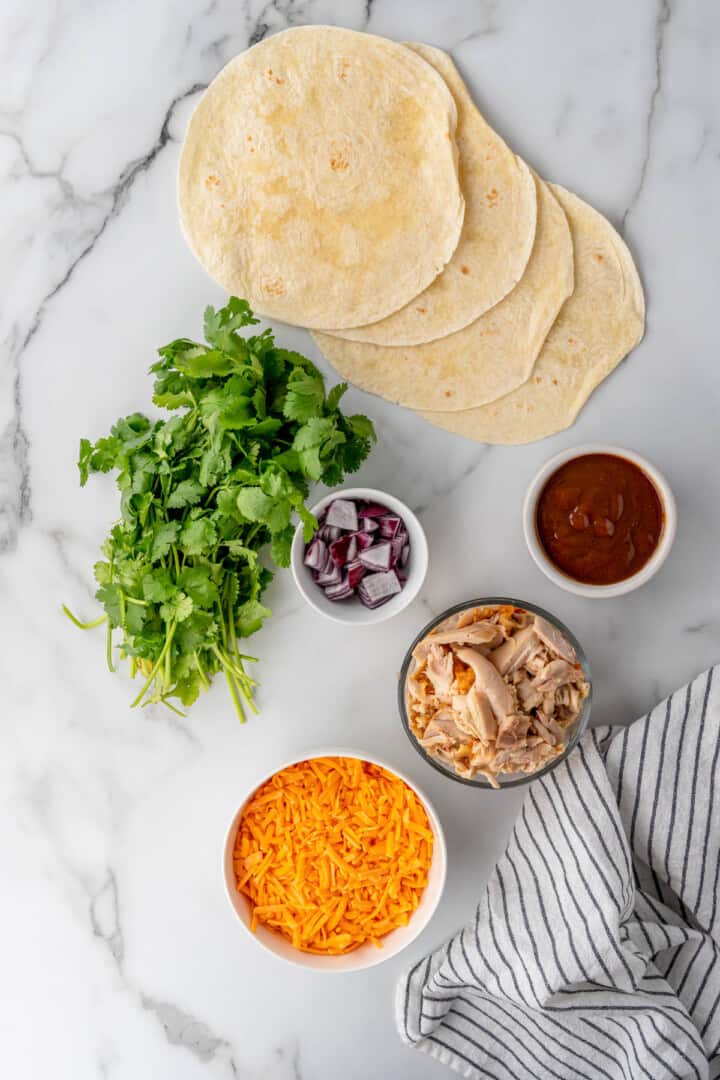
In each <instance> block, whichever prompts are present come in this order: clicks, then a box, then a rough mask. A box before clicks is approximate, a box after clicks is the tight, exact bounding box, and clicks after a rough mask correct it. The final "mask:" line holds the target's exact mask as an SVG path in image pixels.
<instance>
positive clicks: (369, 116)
mask: <svg viewBox="0 0 720 1080" xmlns="http://www.w3.org/2000/svg"><path fill="white" fill-rule="evenodd" d="M456 120H457V112H456V108H455V103H454V101H453V98H452V95H451V93H450V91H449V90H448V88H447V86H446V85H445V83H444V82H443V80H442V79H441V78H440V76H439V75H438V73H437V72H436V71H435V70H434V69H433V68H432V67H431V66H430V65H429V64H427V63H426V62H425V61H424V60H423V59H422V58H421V57H420V56H418V55H417V54H416V53H414V52H412V50H410V49H407V48H405V47H404V46H403V45H398V44H396V43H394V42H391V41H386V40H385V39H384V38H379V37H375V36H373V35H370V34H360V33H356V32H355V31H352V30H344V29H340V28H338V27H331V26H306V27H297V28H294V29H292V30H286V31H284V32H283V33H280V34H277V35H276V36H275V37H272V38H269V39H267V40H266V41H262V42H260V44H258V45H255V46H254V47H253V48H252V49H249V50H247V52H244V53H242V54H241V55H240V56H237V57H236V58H235V59H234V60H232V61H231V62H230V63H229V64H228V65H227V67H225V68H224V69H223V70H222V71H221V72H220V74H219V75H218V76H217V78H216V79H214V81H213V82H212V83H211V84H210V86H209V88H208V89H207V91H206V92H205V94H204V95H203V97H202V99H201V101H200V103H199V105H198V106H197V108H196V110H195V112H194V114H193V116H192V119H191V121H190V125H189V127H188V131H187V134H186V137H185V142H184V144H183V148H182V154H181V158H180V168H179V175H178V199H179V206H180V217H181V222H182V226H183V229H184V232H185V236H186V239H187V241H188V243H189V245H190V247H191V248H192V250H193V252H194V253H195V255H196V256H197V258H198V259H199V260H200V262H201V263H202V264H203V266H204V267H205V269H206V270H207V271H208V272H209V273H210V274H211V275H212V277H213V278H215V280H216V281H217V282H218V283H219V284H220V285H222V286H223V287H224V288H225V289H227V290H228V291H229V292H231V293H235V294H237V295H239V296H243V297H246V298H247V300H249V302H250V304H251V306H252V307H253V308H255V309H256V311H258V312H260V313H261V314H263V315H267V316H270V317H272V318H277V319H282V320H284V321H285V322H289V323H295V324H298V325H301V326H315V327H344V326H357V325H359V324H362V323H366V322H372V321H374V320H376V319H381V318H383V317H384V316H386V315H388V314H390V313H391V312H393V311H397V309H398V308H400V307H402V306H403V305H404V304H406V303H407V302H408V300H410V299H411V298H412V297H413V296H417V294H418V293H420V292H422V290H423V289H424V288H426V286H427V285H429V284H430V282H431V281H432V280H433V278H435V277H436V275H437V274H438V273H439V272H440V271H441V270H442V268H443V267H444V266H445V264H446V263H447V261H448V259H450V257H451V256H452V253H453V251H454V250H455V248H456V247H457V243H458V239H459V237H460V231H461V228H462V220H463V213H464V201H463V197H462V193H461V191H460V186H459V182H458V172H457V148H456V145H455V139H454V134H455V126H456Z"/></svg>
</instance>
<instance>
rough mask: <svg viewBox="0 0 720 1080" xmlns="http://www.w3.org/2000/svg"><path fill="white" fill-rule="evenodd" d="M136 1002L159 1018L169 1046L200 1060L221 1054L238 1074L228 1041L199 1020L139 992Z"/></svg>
mask: <svg viewBox="0 0 720 1080" xmlns="http://www.w3.org/2000/svg"><path fill="white" fill-rule="evenodd" d="M140 1002H141V1004H142V1007H143V1008H144V1009H147V1010H148V1012H151V1013H152V1014H153V1015H154V1016H155V1017H156V1018H157V1020H159V1021H160V1023H161V1025H162V1027H163V1029H164V1031H165V1037H166V1038H167V1041H168V1042H169V1043H170V1044H171V1045H173V1046H183V1047H184V1048H185V1049H186V1050H189V1051H190V1053H191V1054H194V1055H195V1057H197V1058H199V1059H200V1061H203V1062H208V1061H212V1060H213V1059H214V1058H216V1057H217V1056H218V1055H221V1056H222V1057H224V1058H225V1060H226V1061H227V1063H228V1065H229V1066H230V1070H231V1072H232V1074H233V1076H239V1075H240V1071H239V1069H238V1066H237V1065H236V1063H235V1061H234V1059H233V1056H232V1053H231V1050H232V1048H231V1045H230V1043H229V1042H228V1041H227V1040H226V1039H223V1038H221V1037H220V1036H218V1035H215V1034H214V1033H213V1032H212V1031H211V1029H210V1028H209V1027H208V1025H207V1024H205V1023H204V1022H203V1021H202V1020H198V1019H197V1018H196V1017H194V1016H191V1015H190V1013H186V1012H185V1011H184V1010H183V1009H180V1008H178V1006H177V1005H173V1004H172V1002H169V1001H159V1000H157V999H155V998H152V997H150V996H148V995H147V994H141V995H140Z"/></svg>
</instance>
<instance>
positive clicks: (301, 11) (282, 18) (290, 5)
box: [247, 0, 306, 46]
mask: <svg viewBox="0 0 720 1080" xmlns="http://www.w3.org/2000/svg"><path fill="white" fill-rule="evenodd" d="M305 9H306V5H305V3H304V0H300V2H299V3H298V2H297V0H269V2H268V3H266V4H265V5H264V6H263V7H262V8H261V9H260V12H259V13H258V15H257V17H256V18H255V20H254V22H250V24H249V26H248V35H247V38H248V46H250V45H257V44H258V42H259V41H263V40H264V39H265V38H266V37H267V36H268V34H273V33H275V32H276V31H278V30H286V29H287V28H288V27H290V26H300V25H301V24H302V23H303V22H304V21H305V18H306V11H305Z"/></svg>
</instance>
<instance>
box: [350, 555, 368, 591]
mask: <svg viewBox="0 0 720 1080" xmlns="http://www.w3.org/2000/svg"><path fill="white" fill-rule="evenodd" d="M345 569H346V570H347V579H348V585H349V586H350V588H351V589H356V588H357V587H358V585H359V584H360V582H361V581H362V579H363V578H364V577H365V575H366V574H367V567H365V566H363V564H362V563H361V562H360V561H359V559H355V561H354V562H351V563H348V564H347V567H346V568H345Z"/></svg>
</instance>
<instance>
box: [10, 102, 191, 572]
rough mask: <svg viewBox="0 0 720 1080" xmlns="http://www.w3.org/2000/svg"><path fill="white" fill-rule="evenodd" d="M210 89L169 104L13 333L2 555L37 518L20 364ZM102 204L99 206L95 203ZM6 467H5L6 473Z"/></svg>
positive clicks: (72, 199)
mask: <svg viewBox="0 0 720 1080" xmlns="http://www.w3.org/2000/svg"><path fill="white" fill-rule="evenodd" d="M204 89H205V84H204V83H193V84H192V86H190V87H189V88H188V89H187V90H183V91H182V92H181V93H180V94H177V95H176V97H174V98H173V100H172V101H171V102H170V104H169V106H168V108H167V110H166V112H165V116H164V118H163V122H162V124H161V126H160V133H159V135H158V137H157V139H156V140H155V142H154V143H153V145H152V146H151V147H150V149H149V150H148V151H147V153H146V154H144V155H143V156H142V157H140V158H137V159H135V160H134V161H131V162H130V164H129V165H127V166H126V167H125V169H124V170H123V172H122V173H121V175H120V177H119V179H118V181H117V183H116V184H115V185H113V187H112V188H111V189H109V191H106V192H103V193H101V196H99V197H102V196H106V197H107V196H109V198H110V206H109V209H108V210H107V212H106V213H105V214H104V216H103V217H102V218H101V220H100V222H99V225H97V226H96V228H95V229H94V230H93V231H91V234H90V238H89V240H88V241H87V242H86V243H85V244H84V245H83V246H82V247H81V249H80V251H79V253H78V254H77V255H76V256H75V257H74V258H73V259H72V261H71V262H70V265H69V266H68V267H67V269H66V270H65V273H64V274H63V275H62V276H61V277H60V280H59V281H57V282H56V284H55V285H54V286H53V287H52V289H50V291H49V292H47V293H46V294H45V296H44V297H43V299H42V300H41V301H40V303H39V305H38V306H37V308H36V310H35V314H34V316H33V317H32V319H31V321H30V325H29V327H28V329H27V331H26V332H25V334H24V336H23V337H22V340H19V341H18V337H19V333H18V329H17V327H15V328H14V329H13V332H12V335H11V338H10V341H9V342H8V346H9V349H8V351H9V355H10V362H11V364H12V365H14V370H15V383H14V386H15V389H14V415H13V418H12V419H11V421H10V423H9V424H8V426H7V428H6V430H5V431H4V432H3V433H2V436H0V553H2V552H4V551H9V550H12V549H13V548H14V547H15V544H16V543H17V536H18V532H19V530H20V528H21V527H22V525H24V524H26V523H27V522H29V521H30V520H31V516H32V505H31V497H32V488H31V477H30V469H29V464H28V451H29V441H28V437H27V434H26V432H25V429H24V427H23V420H22V384H21V376H20V364H21V361H22V358H23V355H24V354H25V352H26V350H27V348H28V346H29V345H30V343H31V341H32V340H33V338H34V337H35V335H36V334H37V332H38V330H39V329H40V327H41V326H42V323H43V319H44V317H45V314H46V312H47V309H48V306H49V305H50V303H51V302H52V300H53V299H54V298H55V297H56V296H58V294H59V293H60V292H61V291H62V290H63V289H64V287H65V286H66V285H67V284H68V282H69V281H70V280H71V278H72V277H73V274H74V273H75V271H76V269H77V267H78V266H79V265H80V263H82V262H83V260H84V259H85V258H86V257H87V256H88V255H90V253H91V252H92V251H93V249H94V247H95V245H96V244H97V242H98V240H99V239H100V237H101V236H102V235H103V233H104V232H105V230H106V228H107V227H108V225H109V224H110V222H111V221H112V220H113V219H114V218H116V217H117V216H118V215H119V213H120V212H121V210H122V208H123V207H124V205H125V203H126V201H127V198H128V196H129V193H130V191H131V189H132V187H133V184H134V183H135V181H136V179H137V178H138V176H140V175H141V174H142V173H145V172H147V170H148V169H149V168H150V167H151V165H152V164H153V162H154V161H155V159H156V158H157V157H158V155H159V154H160V153H161V152H162V150H163V149H164V148H165V146H167V144H168V143H169V142H170V141H171V136H170V124H171V122H172V119H173V116H174V113H175V109H176V108H177V107H178V105H180V104H181V103H182V102H183V101H186V100H187V99H188V98H190V97H192V96H193V95H194V94H197V93H199V92H200V91H201V90H204ZM2 134H4V135H5V136H6V137H8V138H10V139H12V140H13V141H14V142H15V143H16V144H17V146H18V147H19V149H20V153H21V156H22V157H23V160H24V162H25V163H26V165H27V168H28V173H29V175H30V176H31V177H33V178H34V179H47V178H52V179H55V180H56V181H57V183H58V185H59V186H60V188H61V190H62V192H63V194H64V195H65V197H66V199H67V201H68V202H69V203H71V204H74V205H82V204H83V203H87V200H81V199H79V198H78V197H77V196H76V194H75V192H74V190H73V188H72V186H71V185H70V184H68V182H67V180H65V179H64V177H63V176H62V164H61V167H60V169H59V170H57V171H56V172H49V173H45V172H42V171H39V170H37V169H35V168H34V166H33V164H32V161H31V160H30V157H29V155H28V154H27V151H26V150H25V148H24V146H23V144H22V140H21V139H20V138H19V136H17V135H16V134H14V133H12V132H3V133H2ZM94 201H97V200H94ZM3 463H6V465H5V468H4V469H3V468H2V466H3Z"/></svg>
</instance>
